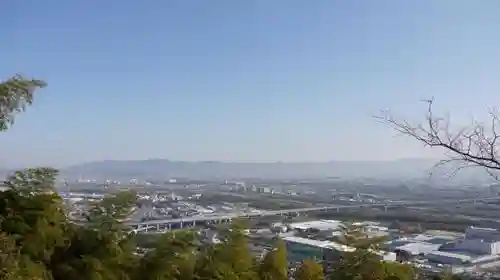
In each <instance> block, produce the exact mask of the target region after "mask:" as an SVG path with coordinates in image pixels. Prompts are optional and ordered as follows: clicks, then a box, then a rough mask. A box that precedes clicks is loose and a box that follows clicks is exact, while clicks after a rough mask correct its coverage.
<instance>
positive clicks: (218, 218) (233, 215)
mask: <svg viewBox="0 0 500 280" xmlns="http://www.w3.org/2000/svg"><path fill="white" fill-rule="evenodd" d="M495 200H500V196H496V197H488V198H472V199H461V200H457V199H447V200H441V201H393V202H389V203H379V204H376V203H369V204H368V203H367V204H356V205H331V206H323V207H308V208H297V209H284V210H269V211H255V212H239V213H228V214H222V215H203V216H201V215H200V216H191V217H184V218H178V219H163V220H151V221H144V222H127V223H126V224H127V225H129V226H133V227H137V228H141V227H145V228H149V227H155V226H159V225H170V224H184V223H196V222H206V221H225V220H232V219H235V218H238V217H263V216H277V215H285V214H292V213H304V212H314V211H327V210H337V211H338V210H340V209H348V208H351V209H352V208H363V207H368V208H371V207H385V208H388V207H392V206H417V205H435V204H439V205H443V204H445V205H449V204H463V203H471V202H472V203H476V202H481V201H495Z"/></svg>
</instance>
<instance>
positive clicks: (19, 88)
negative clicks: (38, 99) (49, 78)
mask: <svg viewBox="0 0 500 280" xmlns="http://www.w3.org/2000/svg"><path fill="white" fill-rule="evenodd" d="M45 86H46V83H45V82H44V81H41V80H36V79H26V78H24V77H23V76H21V75H16V76H14V77H12V78H10V79H7V80H6V81H4V82H3V83H0V131H5V130H7V129H8V128H9V126H10V125H11V124H13V123H14V116H15V114H16V113H19V112H22V111H24V110H25V109H26V106H29V105H31V104H32V103H33V93H34V92H35V90H36V89H38V88H43V87H45Z"/></svg>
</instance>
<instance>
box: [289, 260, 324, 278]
mask: <svg viewBox="0 0 500 280" xmlns="http://www.w3.org/2000/svg"><path fill="white" fill-rule="evenodd" d="M294 278H295V280H324V279H325V275H324V274H323V267H322V266H321V265H320V264H318V263H317V262H315V261H313V260H305V261H303V262H302V263H301V264H300V266H299V267H298V268H297V270H296V271H295V275H294Z"/></svg>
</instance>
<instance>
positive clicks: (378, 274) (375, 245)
mask: <svg viewBox="0 0 500 280" xmlns="http://www.w3.org/2000/svg"><path fill="white" fill-rule="evenodd" d="M383 241H385V237H370V236H368V234H367V233H366V230H365V227H364V226H363V225H359V224H355V223H345V224H344V225H343V226H342V235H341V237H340V238H339V242H340V243H341V244H342V245H344V246H346V247H345V250H344V252H342V253H341V258H340V261H339V262H338V264H337V266H336V269H335V271H334V273H333V274H334V276H333V279H344V280H348V279H352V280H354V279H363V280H379V279H387V278H398V279H405V280H406V279H409V278H407V277H408V275H412V274H411V271H412V270H411V267H409V266H407V265H403V264H392V263H389V262H384V261H383V260H382V258H381V256H380V255H381V254H383V245H382V244H383ZM410 278H411V277H410Z"/></svg>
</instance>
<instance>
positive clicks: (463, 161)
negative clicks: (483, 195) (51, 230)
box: [375, 99, 500, 180]
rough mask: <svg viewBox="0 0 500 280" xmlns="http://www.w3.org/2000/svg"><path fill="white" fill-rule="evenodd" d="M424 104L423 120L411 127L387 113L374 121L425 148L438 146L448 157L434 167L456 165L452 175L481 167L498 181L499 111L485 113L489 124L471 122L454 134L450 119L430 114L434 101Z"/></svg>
mask: <svg viewBox="0 0 500 280" xmlns="http://www.w3.org/2000/svg"><path fill="white" fill-rule="evenodd" d="M423 102H425V103H426V104H427V114H426V117H425V121H424V122H422V123H419V124H416V125H415V124H411V123H410V122H409V121H408V120H404V119H399V118H395V117H394V115H393V114H392V113H391V111H390V110H383V111H381V113H380V115H378V116H375V118H376V119H378V120H380V121H381V122H383V123H385V124H388V125H389V126H390V127H391V128H392V129H394V130H396V131H397V132H399V133H401V134H403V135H406V136H410V137H412V138H414V139H416V140H418V141H420V142H421V143H423V144H424V146H426V147H438V148H441V149H444V150H445V151H446V152H447V155H448V158H447V159H444V160H441V161H439V162H438V163H437V164H436V165H435V167H439V166H442V165H445V164H449V163H459V164H460V166H459V167H455V170H454V172H453V174H452V175H455V174H456V173H457V172H459V171H460V170H462V169H464V168H468V167H482V168H484V169H485V170H486V172H488V174H489V175H491V176H492V177H493V178H495V179H497V180H498V179H499V177H498V175H497V172H499V171H500V155H499V153H498V147H497V144H500V143H499V142H498V141H499V140H498V138H499V137H500V134H499V133H500V132H499V128H498V125H500V111H499V110H498V109H492V110H490V112H489V115H490V118H491V123H489V124H485V123H479V122H477V121H473V122H472V124H471V125H469V126H464V127H461V128H460V129H458V130H456V131H454V130H453V129H452V128H451V127H450V117H449V116H447V117H439V116H436V115H435V114H434V110H433V107H432V106H433V103H434V99H430V100H423Z"/></svg>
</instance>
